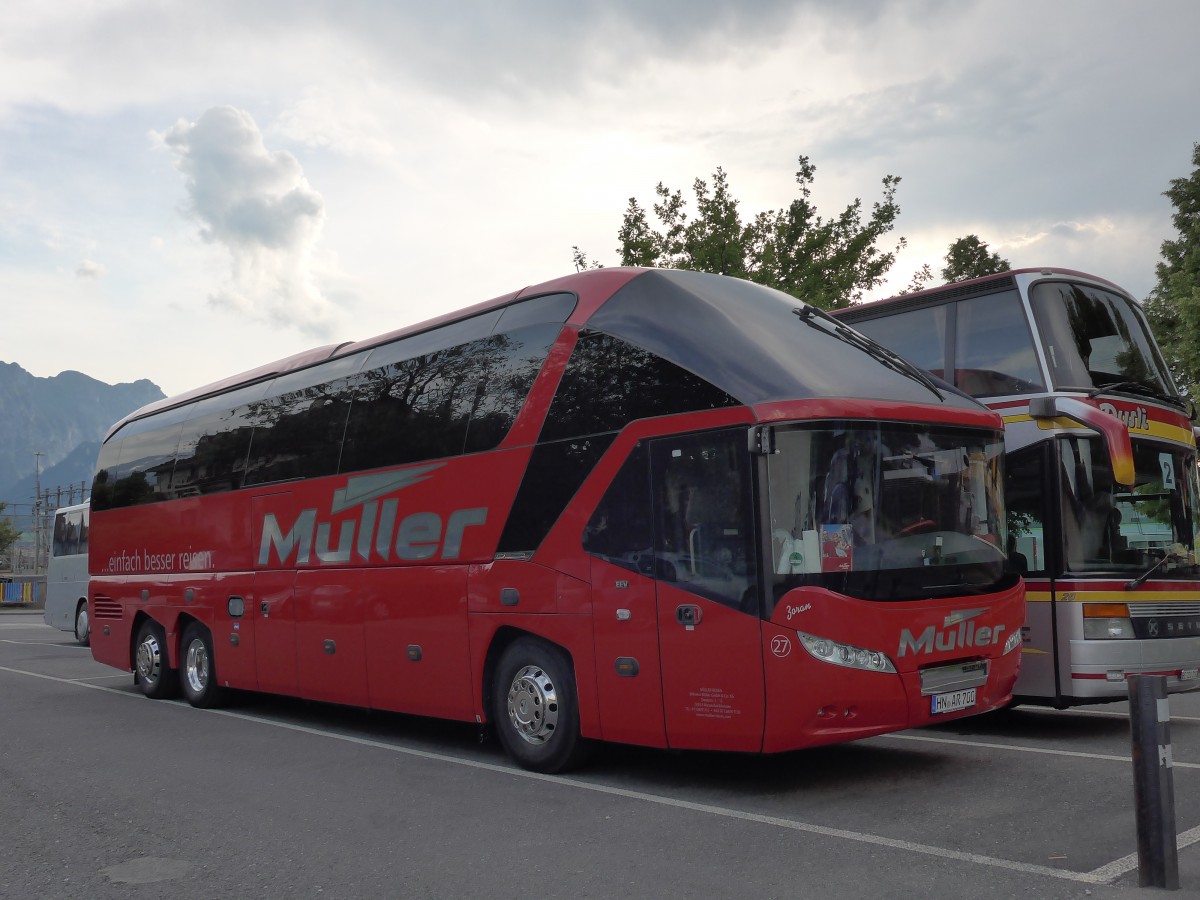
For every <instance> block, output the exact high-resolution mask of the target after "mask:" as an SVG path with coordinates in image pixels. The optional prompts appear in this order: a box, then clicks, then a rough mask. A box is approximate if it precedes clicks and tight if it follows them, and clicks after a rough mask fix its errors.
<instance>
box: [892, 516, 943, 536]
mask: <svg viewBox="0 0 1200 900" xmlns="http://www.w3.org/2000/svg"><path fill="white" fill-rule="evenodd" d="M935 528H937V522H935V521H933V519H921V520H920V521H917V522H913V523H912V524H911V525H909V526H908V527H907V528H901V529H900V535H901V536H902V537H908V535H910V534H923V533H924V532H926V531H933V530H934V529H935Z"/></svg>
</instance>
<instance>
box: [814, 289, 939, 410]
mask: <svg viewBox="0 0 1200 900" xmlns="http://www.w3.org/2000/svg"><path fill="white" fill-rule="evenodd" d="M792 312H793V313H795V314H796V316H797V317H798V318H799V319H800V321H801V322H803V323H804V324H805V325H808V326H809V327H810V328H820V329H821V331H824V332H825V333H826V334H831V335H833V336H834V337H835V338H838V339H839V340H841V341H844V342H845V343H847V344H849V345H850V346H851V347H856V348H858V349H859V350H861V351H862V352H863V353H865V354H867V355H868V356H870V357H871V358H872V359H874V360H876V361H877V362H881V363H883V364H884V365H885V366H887V367H888V368H889V369H891V370H892V371H894V372H899V373H900V374H901V375H903V376H905V377H906V378H911V379H912V380H913V381H915V382H917V383H918V384H920V385H921V386H922V387H926V388H928V389H929V390H931V391H933V393H934V394H935V395H936V396H937V398H938V399H939V400H945V399H946V397H945V395H944V394H942V392H941V391H939V390H938V388H937V385H936V384H934V383H933V379H932V378H930V377H929V376H928V375H927V374H925V370H924V369H920V368H918V367H917V366H914V365H913V364H912V363H910V362H909V361H908V360H907V359H905V358H904V357H903V356H900V355H898V354H896V353H893V352H892V351H891V350H889V349H888V348H887V347H885V346H883V344H879V343H876V342H875V341H873V340H871V339H870V338H869V337H867V336H866V335H865V334H862V333H860V332H857V331H855V330H854V329H853V328H851V327H850V326H849V325H846V324H845V323H844V322H839V321H838V320H837V319H835V318H834V317H833V316H831V315H830V314H829V313H827V312H825V310H823V309H817V308H816V307H815V306H797V307H796V308H794V309H793V310H792ZM814 317H815V318H814ZM818 319H819V320H820V322H821V323H822V324H826V325H828V326H830V327H829V328H822V327H821V325H818V323H817V320H818Z"/></svg>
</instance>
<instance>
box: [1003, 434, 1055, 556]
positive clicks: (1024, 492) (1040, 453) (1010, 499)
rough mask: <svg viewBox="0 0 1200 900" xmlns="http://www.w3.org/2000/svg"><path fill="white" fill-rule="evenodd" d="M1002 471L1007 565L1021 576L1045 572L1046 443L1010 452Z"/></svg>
mask: <svg viewBox="0 0 1200 900" xmlns="http://www.w3.org/2000/svg"><path fill="white" fill-rule="evenodd" d="M1004 468H1005V474H1004V481H1005V485H1004V495H1005V499H1006V501H1007V504H1008V547H1007V552H1008V559H1009V564H1010V565H1011V566H1012V568H1013V569H1014V570H1015V571H1016V572H1018V573H1019V574H1021V575H1027V574H1030V573H1034V572H1045V571H1047V570H1048V569H1049V567H1050V565H1049V560H1047V559H1046V540H1045V529H1044V526H1045V521H1046V519H1045V502H1046V499H1047V498H1046V496H1045V494H1046V491H1045V487H1044V485H1045V479H1046V475H1047V473H1046V444H1045V443H1041V444H1037V445H1035V446H1033V447H1030V448H1028V449H1025V450H1017V451H1015V452H1013V453H1010V454H1009V455H1008V458H1007V460H1006V461H1005V464H1004Z"/></svg>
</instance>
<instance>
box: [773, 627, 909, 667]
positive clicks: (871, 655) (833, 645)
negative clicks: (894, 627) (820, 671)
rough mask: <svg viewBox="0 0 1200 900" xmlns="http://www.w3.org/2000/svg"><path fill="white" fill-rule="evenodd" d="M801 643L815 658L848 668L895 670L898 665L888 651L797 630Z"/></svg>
mask: <svg viewBox="0 0 1200 900" xmlns="http://www.w3.org/2000/svg"><path fill="white" fill-rule="evenodd" d="M796 636H797V637H798V638H800V645H801V646H802V647H804V649H805V650H807V651H808V652H809V654H810V655H811V656H813V657H814V658H815V659H819V660H820V661H821V662H827V663H830V664H831V665H835V666H845V667H846V668H848V669H865V670H866V671H868V672H895V671H896V667H895V666H894V665H892V661H891V660H890V659H888V656H887V654H886V653H883V652H881V651H879V650H866V649H864V648H862V647H855V646H852V645H851V644H840V643H838V642H837V641H831V640H830V639H829V638H823V637H817V636H815V635H812V634H805V633H804V632H803V631H797V632H796Z"/></svg>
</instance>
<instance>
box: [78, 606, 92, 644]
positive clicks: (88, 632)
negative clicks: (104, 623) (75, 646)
mask: <svg viewBox="0 0 1200 900" xmlns="http://www.w3.org/2000/svg"><path fill="white" fill-rule="evenodd" d="M75 640H77V641H78V642H79V646H81V647H86V646H88V645H89V644H90V643H91V642H92V626H91V623H90V622H89V621H88V605H87V601H86V600H82V601H80V603H79V608H78V609H77V610H75Z"/></svg>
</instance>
